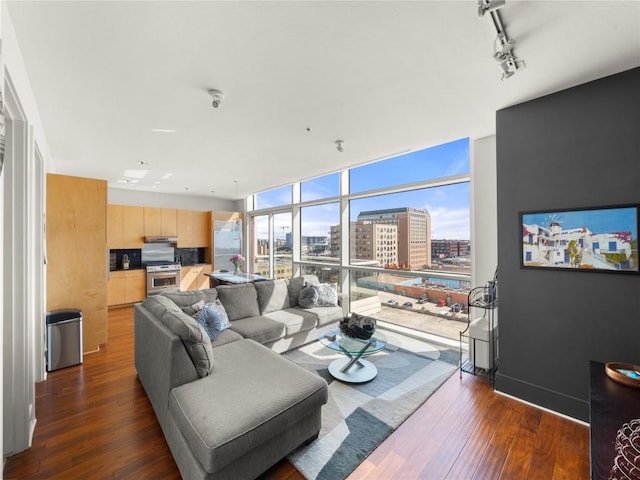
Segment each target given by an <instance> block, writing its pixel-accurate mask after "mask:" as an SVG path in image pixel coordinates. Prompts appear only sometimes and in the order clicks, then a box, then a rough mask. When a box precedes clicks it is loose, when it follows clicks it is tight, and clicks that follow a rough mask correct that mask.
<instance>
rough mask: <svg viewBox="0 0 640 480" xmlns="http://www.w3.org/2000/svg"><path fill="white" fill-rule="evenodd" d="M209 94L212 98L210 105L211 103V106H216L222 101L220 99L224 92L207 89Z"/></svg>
mask: <svg viewBox="0 0 640 480" xmlns="http://www.w3.org/2000/svg"><path fill="white" fill-rule="evenodd" d="M209 95H211V97H212V98H213V101H212V102H211V105H213V108H218V107H219V106H220V104H221V103H222V99H223V98H224V93H222V92H221V91H220V90H216V89H211V90H209Z"/></svg>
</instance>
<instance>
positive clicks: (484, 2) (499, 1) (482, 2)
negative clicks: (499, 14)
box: [478, 0, 505, 17]
mask: <svg viewBox="0 0 640 480" xmlns="http://www.w3.org/2000/svg"><path fill="white" fill-rule="evenodd" d="M504 4H505V0H478V16H479V17H481V16H483V15H484V14H485V13H487V12H495V11H496V10H498V9H499V8H502V7H504Z"/></svg>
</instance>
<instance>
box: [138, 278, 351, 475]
mask: <svg viewBox="0 0 640 480" xmlns="http://www.w3.org/2000/svg"><path fill="white" fill-rule="evenodd" d="M306 282H309V283H316V284H317V283H318V279H317V278H316V277H314V276H304V277H299V278H295V279H292V280H291V281H286V280H267V281H261V282H256V283H255V284H245V285H225V286H218V287H216V288H211V289H207V290H199V291H190V292H177V291H176V292H167V293H163V294H160V295H154V296H151V297H148V298H147V299H145V300H144V302H142V303H139V304H136V305H135V307H134V311H135V320H134V322H135V327H134V331H135V366H136V370H137V373H138V377H139V379H140V381H141V383H142V385H143V387H144V389H145V391H146V393H147V395H148V397H149V399H150V401H151V404H152V406H153V409H154V411H155V413H156V416H157V418H158V422H159V423H160V426H161V427H162V431H163V433H164V435H165V439H166V441H167V444H168V445H169V448H170V449H171V452H172V454H173V457H174V459H175V461H176V464H177V465H178V468H179V470H180V473H181V475H182V477H183V478H185V479H189V480H191V479H234V480H235V479H250V478H255V477H257V476H259V475H260V474H261V473H263V472H264V471H265V470H267V469H268V468H269V467H271V466H272V465H274V464H275V463H277V462H278V461H279V460H280V459H282V458H284V457H285V456H286V455H287V454H289V453H290V452H291V451H293V450H295V449H296V448H297V447H299V446H300V445H302V444H303V443H306V442H309V441H312V440H314V439H315V438H316V437H317V435H318V432H319V430H320V422H321V407H322V405H323V404H325V403H326V401H327V396H328V393H327V384H326V382H325V381H324V380H323V379H321V378H320V377H318V376H317V375H315V374H313V373H311V372H309V371H307V370H305V369H304V368H302V367H299V366H298V365H296V364H295V363H293V362H291V361H289V360H288V359H286V358H284V357H282V356H281V355H279V353H281V352H284V351H286V350H289V349H291V348H295V347H297V346H299V345H303V344H305V343H308V342H310V341H313V340H315V339H317V338H318V336H319V334H320V332H322V331H325V330H327V329H329V328H333V327H335V326H336V325H337V324H338V322H339V320H340V319H342V318H344V316H346V311H345V309H346V302H344V301H342V300H341V301H340V302H339V303H341V304H340V305H338V306H322V307H320V306H318V307H312V308H301V307H300V306H299V305H298V297H299V296H300V292H301V291H302V289H303V288H304V286H305V283H306ZM216 300H219V302H220V303H221V304H222V305H223V306H224V311H225V312H226V314H227V316H228V318H229V321H230V322H229V324H230V327H229V328H227V329H224V330H222V331H221V332H220V333H219V334H218V335H217V336H216V337H215V339H214V340H213V341H212V340H210V338H209V336H208V335H207V332H206V331H205V330H204V329H203V328H202V327H201V326H200V325H199V324H198V322H197V321H196V320H195V319H194V317H193V316H191V315H190V313H193V309H194V307H195V306H196V305H197V304H199V305H202V303H211V302H216Z"/></svg>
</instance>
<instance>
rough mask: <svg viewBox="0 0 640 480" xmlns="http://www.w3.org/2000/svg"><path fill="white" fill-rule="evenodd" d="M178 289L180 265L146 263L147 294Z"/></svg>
mask: <svg viewBox="0 0 640 480" xmlns="http://www.w3.org/2000/svg"><path fill="white" fill-rule="evenodd" d="M166 290H180V265H179V264H175V263H172V264H166V265H147V296H149V295H155V294H157V293H160V292H164V291H166Z"/></svg>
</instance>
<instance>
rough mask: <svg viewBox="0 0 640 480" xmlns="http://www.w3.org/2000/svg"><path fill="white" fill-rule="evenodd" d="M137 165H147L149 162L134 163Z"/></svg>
mask: <svg viewBox="0 0 640 480" xmlns="http://www.w3.org/2000/svg"><path fill="white" fill-rule="evenodd" d="M136 163H137V164H138V165H149V162H145V161H144V160H139V161H137V162H136Z"/></svg>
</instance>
